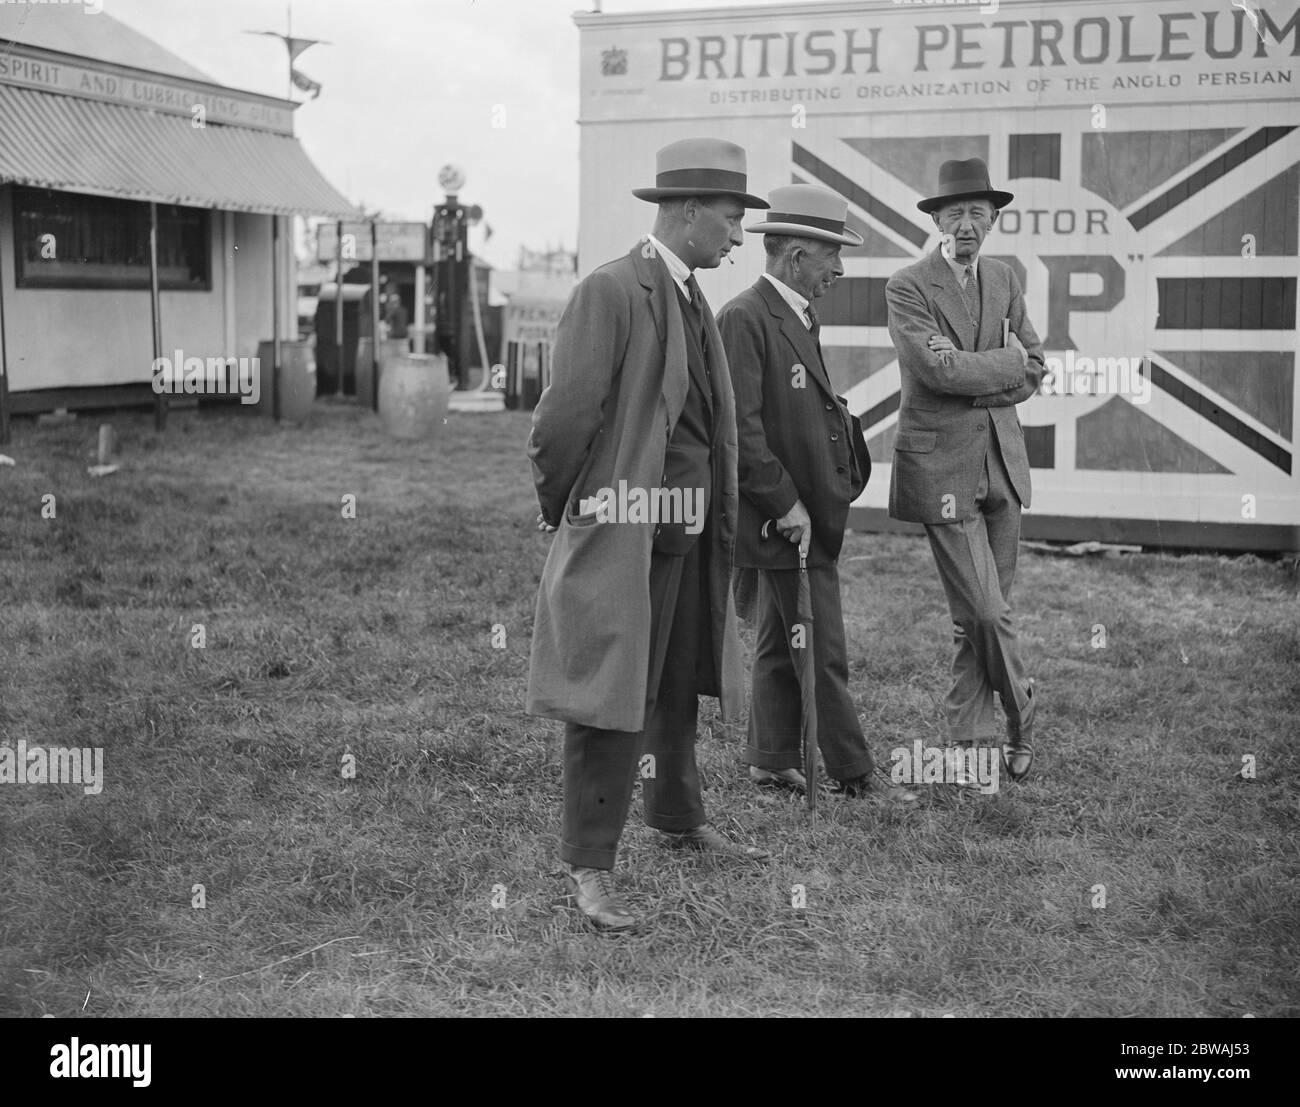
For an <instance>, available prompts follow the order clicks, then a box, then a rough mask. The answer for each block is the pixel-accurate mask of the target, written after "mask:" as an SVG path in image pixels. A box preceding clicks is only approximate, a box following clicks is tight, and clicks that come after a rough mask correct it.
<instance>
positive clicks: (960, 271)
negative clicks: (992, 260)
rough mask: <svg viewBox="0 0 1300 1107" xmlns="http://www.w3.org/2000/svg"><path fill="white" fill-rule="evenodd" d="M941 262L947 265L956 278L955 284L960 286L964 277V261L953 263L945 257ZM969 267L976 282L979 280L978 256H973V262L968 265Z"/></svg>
mask: <svg viewBox="0 0 1300 1107" xmlns="http://www.w3.org/2000/svg"><path fill="white" fill-rule="evenodd" d="M943 260H944V261H946V262H947V263H948V267H949V268H950V269H951V270H952V271H953V275H954V276H955V277H956V278H957V283H958V284H961V282H962V278H964V277H965V276H966V263H965V262H964V261H953V260H952V258H950V257H945V258H944V259H943ZM970 267H971V273H972V274H973V275H974V277H975V279H976V280H977V281H978V280H979V279H980V257H979V254H976V255H975V260H974V261H972V262H971V263H970Z"/></svg>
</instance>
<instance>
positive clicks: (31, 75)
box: [0, 41, 293, 135]
mask: <svg viewBox="0 0 1300 1107" xmlns="http://www.w3.org/2000/svg"><path fill="white" fill-rule="evenodd" d="M0 46H2V48H0V84H7V85H16V86H17V87H19V88H32V89H36V90H38V91H40V92H54V93H61V94H63V95H67V96H77V97H81V98H82V99H86V100H98V101H101V102H103V103H108V104H125V105H126V106H127V107H132V108H147V109H149V110H150V111H156V112H163V113H165V114H169V115H184V116H188V117H189V118H190V119H191V120H193V121H194V122H195V125H196V126H198V125H206V124H208V123H228V124H231V125H233V126H237V127H251V128H253V129H254V130H264V131H274V132H276V133H277V134H284V135H291V134H293V116H292V114H291V113H292V104H293V102H292V101H289V100H277V99H275V98H274V97H271V96H261V95H259V94H257V93H255V92H244V91H238V90H235V89H229V88H225V87H223V86H221V85H208V84H203V83H202V82H199V81H187V80H184V79H183V78H181V77H167V76H161V75H158V74H153V73H145V72H142V71H140V70H133V69H128V68H126V67H124V66H118V65H113V64H112V63H110V62H99V61H95V60H93V59H90V58H71V57H68V56H66V55H63V54H56V53H53V52H51V51H47V50H42V49H40V48H39V47H35V46H28V45H25V44H23V43H17V42H3V41H0Z"/></svg>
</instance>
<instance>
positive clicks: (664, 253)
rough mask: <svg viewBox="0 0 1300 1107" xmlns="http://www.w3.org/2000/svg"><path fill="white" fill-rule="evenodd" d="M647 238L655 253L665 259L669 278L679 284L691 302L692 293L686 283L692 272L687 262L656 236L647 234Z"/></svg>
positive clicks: (683, 293)
mask: <svg viewBox="0 0 1300 1107" xmlns="http://www.w3.org/2000/svg"><path fill="white" fill-rule="evenodd" d="M646 238H648V239H649V240H650V245H651V246H653V247H654V248H655V253H657V254H658V255H659V256H660V257H661V258H663V260H664V264H665V265H666V266H668V273H669V276H671V277H672V279H673V280H674V281H676V282H677V287H678V288H680V289H681V290H682V295H683V296H685V297H686V298H687V299H688V300H689V299H690V298H691V293H690V290H689V289H687V287H686V281H687V279H688V278H689V277H690V275H691V271H690V269H688V268H687V267H686V262H684V261H682V259H681V258H679V257H678V256H677V255H676V254H674V253H673V252H672V251H671V250H670V249H668V247H667V246H665V245H664V244H663V243H662V242H660V241H659V240H658V239H657V238H655V236H654V235H652V234H647V235H646Z"/></svg>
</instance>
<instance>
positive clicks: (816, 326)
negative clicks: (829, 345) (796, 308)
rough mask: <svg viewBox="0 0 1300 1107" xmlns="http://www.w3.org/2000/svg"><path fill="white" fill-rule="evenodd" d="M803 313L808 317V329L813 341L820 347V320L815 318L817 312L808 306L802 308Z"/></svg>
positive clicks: (810, 305)
mask: <svg viewBox="0 0 1300 1107" xmlns="http://www.w3.org/2000/svg"><path fill="white" fill-rule="evenodd" d="M804 312H805V313H806V314H807V316H808V329H809V330H810V331H811V332H812V336H813V341H814V342H816V343H817V345H818V346H820V345H821V332H822V325H821V320H819V319H818V318H817V312H816V311H815V310H814V308H813V306H812V304H809V305H808V306H807V307H806V308H804Z"/></svg>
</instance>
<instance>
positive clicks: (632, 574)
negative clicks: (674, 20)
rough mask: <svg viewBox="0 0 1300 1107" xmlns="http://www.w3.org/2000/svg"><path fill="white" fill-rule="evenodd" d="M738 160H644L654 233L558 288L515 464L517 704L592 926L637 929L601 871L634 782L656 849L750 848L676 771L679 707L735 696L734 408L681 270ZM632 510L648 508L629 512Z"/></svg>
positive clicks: (706, 156) (713, 333) (707, 247)
mask: <svg viewBox="0 0 1300 1107" xmlns="http://www.w3.org/2000/svg"><path fill="white" fill-rule="evenodd" d="M746 187H747V185H746V168H745V151H744V150H743V149H741V148H740V147H739V146H736V145H735V144H733V143H730V142H722V141H719V140H716V139H707V138H698V139H686V140H683V141H681V142H674V143H672V144H671V145H669V146H666V147H664V148H663V149H662V150H660V151H659V153H658V176H657V180H656V183H655V187H653V188H639V189H635V190H634V192H633V195H635V196H637V197H638V198H639V199H642V200H647V201H649V202H651V203H655V204H658V215H657V217H656V219H655V224H654V231H653V233H651V234H647V235H644V236H642V238H641V240H640V241H639V242H637V243H636V245H634V246H633V247H632V249H631V250H630V251H629V252H628V253H627V254H626V255H625V256H624V257H621V258H618V259H617V260H615V261H611V262H609V263H608V264H606V265H603V266H601V267H600V268H599V269H597V270H596V271H595V272H593V273H591V274H590V275H589V276H588V277H586V278H585V279H584V280H583V281H581V282H580V283H579V284H578V286H577V287H576V288H575V289H574V291H573V294H572V295H571V297H570V299H569V302H568V304H567V305H566V307H565V309H564V314H563V316H562V317H561V319H560V323H559V326H558V329H557V332H556V338H555V349H554V354H553V357H552V366H553V369H552V378H551V384H550V387H549V388H547V390H546V391H545V392H544V393H543V394H542V397H541V400H540V401H539V402H538V405H537V408H536V410H535V411H534V413H533V427H532V434H531V436H530V438H529V442H528V457H529V459H530V460H531V461H532V464H533V475H534V479H535V483H536V485H537V498H538V502H539V503H540V505H541V514H540V515H539V516H538V527H539V529H543V530H547V531H551V530H555V531H556V532H557V533H556V535H555V540H554V543H553V544H552V546H551V549H550V553H549V554H548V556H547V559H546V567H545V569H544V570H543V572H542V580H541V586H540V588H539V590H538V594H537V617H536V621H535V624H534V628H533V642H532V654H531V661H530V667H529V683H528V711H529V712H530V713H531V714H534V715H542V716H547V717H550V718H555V719H561V720H563V721H564V722H565V724H566V725H565V729H564V813H563V824H562V834H561V842H560V857H561V860H562V861H563V865H564V870H565V874H566V876H567V878H568V884H569V889H570V892H571V895H572V897H573V899H574V901H575V905H576V906H577V907H578V909H579V910H581V911H582V913H583V914H584V915H586V916H587V918H588V919H590V920H591V921H592V923H594V924H595V925H596V926H599V927H602V928H608V929H625V928H627V927H630V926H634V925H636V923H637V922H638V921H639V920H638V919H637V918H636V916H635V915H634V914H633V913H632V911H631V910H630V909H629V907H628V905H627V904H626V902H625V901H624V900H623V899H622V897H621V896H619V895H618V894H617V893H616V892H615V890H614V886H613V881H612V875H611V870H612V869H613V867H614V862H615V857H616V854H617V851H618V841H619V837H620V835H621V833H622V830H623V824H624V822H625V821H626V818H627V811H628V806H629V804H630V802H631V795H632V787H633V784H634V782H635V780H636V778H637V777H638V775H639V776H640V778H641V784H642V798H643V800H644V807H645V821H646V823H647V824H648V825H649V826H652V827H654V828H656V829H657V830H659V831H661V832H662V838H663V841H664V842H665V844H667V845H669V846H673V847H677V848H682V849H691V850H701V851H704V852H707V853H711V854H716V855H721V856H725V857H731V858H740V859H747V860H753V861H759V860H764V859H766V858H767V857H769V856H770V855H769V854H768V853H767V852H766V851H765V850H761V849H758V848H755V847H750V846H744V845H740V844H738V843H736V842H733V841H731V840H730V839H729V838H727V837H725V836H724V835H723V834H721V833H720V832H719V831H718V830H716V829H714V828H713V827H712V826H710V825H709V824H708V822H707V821H706V818H705V812H704V804H703V800H702V798H701V795H700V777H699V772H698V770H697V768H696V763H695V737H696V716H697V711H698V700H697V697H698V696H700V695H708V696H716V697H718V699H719V700H720V701H721V709H722V714H723V717H724V718H732V717H735V716H736V715H737V714H738V709H739V707H740V703H741V697H742V694H743V671H742V667H741V658H740V640H739V637H738V635H737V630H736V616H735V609H734V607H733V606H732V601H731V590H730V587H729V581H730V573H731V549H732V545H733V543H734V540H735V533H736V510H737V503H736V499H737V496H736V416H735V402H734V399H733V397H732V391H731V380H730V377H729V375H728V373H727V362H726V356H725V354H724V353H723V348H722V340H721V338H720V337H719V336H718V330H717V325H716V324H715V322H714V319H713V313H712V311H711V310H710V309H709V305H708V304H707V303H705V301H704V298H703V296H702V295H701V293H700V290H699V287H698V285H697V284H696V282H695V277H694V275H693V270H695V269H698V268H704V269H712V268H715V267H716V266H718V265H719V264H720V263H721V261H722V259H723V258H724V257H725V256H726V255H727V254H728V253H729V252H730V251H731V250H732V249H733V248H734V247H736V246H739V245H741V244H742V243H743V241H744V236H743V235H742V233H741V229H740V224H741V220H742V219H743V217H744V214H745V209H746V208H747V207H749V208H765V207H767V204H766V203H765V202H764V201H763V200H761V199H759V198H758V197H756V196H751V195H749V193H748V192H747V191H746ZM647 504H648V505H649V508H648V509H647Z"/></svg>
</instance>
